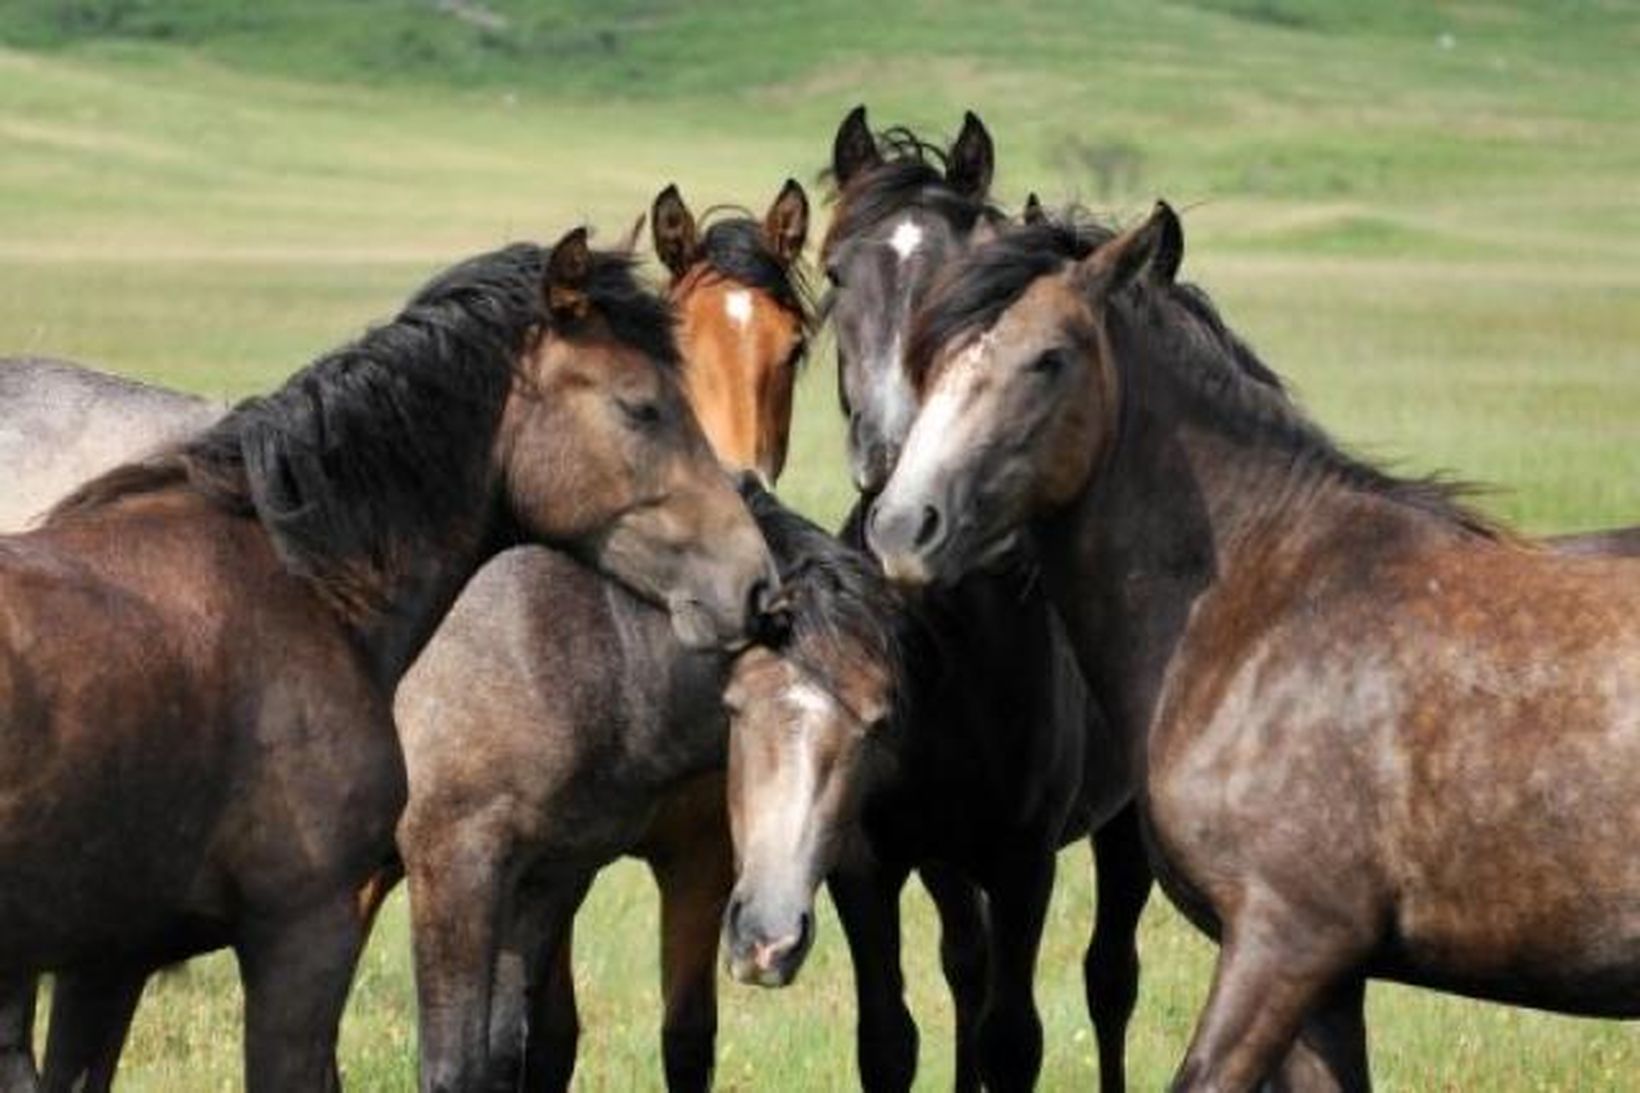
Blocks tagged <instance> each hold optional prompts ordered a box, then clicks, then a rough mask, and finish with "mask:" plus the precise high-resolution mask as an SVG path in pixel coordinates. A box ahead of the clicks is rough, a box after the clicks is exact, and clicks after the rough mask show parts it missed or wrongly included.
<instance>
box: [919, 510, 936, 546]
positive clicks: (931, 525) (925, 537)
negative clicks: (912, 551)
mask: <svg viewBox="0 0 1640 1093" xmlns="http://www.w3.org/2000/svg"><path fill="white" fill-rule="evenodd" d="M939 531H940V511H939V509H936V508H935V507H934V506H933V505H924V506H923V514H922V523H921V524H919V525H917V539H916V545H917V547H918V549H921V548H923V547H926V546H927V545H928V544H929V543H931V542H933V541H934V539H935V538H936V537H938V535H939Z"/></svg>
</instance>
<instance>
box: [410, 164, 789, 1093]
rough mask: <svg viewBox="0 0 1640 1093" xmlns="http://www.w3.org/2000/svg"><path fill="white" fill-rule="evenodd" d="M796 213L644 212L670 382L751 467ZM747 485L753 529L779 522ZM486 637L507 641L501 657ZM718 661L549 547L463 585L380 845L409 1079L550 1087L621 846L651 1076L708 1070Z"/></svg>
mask: <svg viewBox="0 0 1640 1093" xmlns="http://www.w3.org/2000/svg"><path fill="white" fill-rule="evenodd" d="M807 208H808V202H807V198H806V197H805V196H804V194H803V191H802V189H801V187H799V186H798V185H797V184H796V183H795V182H791V181H788V182H787V183H786V185H785V186H784V187H783V188H782V190H781V192H780V194H779V195H778V196H777V197H776V198H775V201H774V203H773V204H772V205H771V207H770V209H769V212H768V214H767V215H766V216H765V217H764V219H763V220H762V221H761V222H759V221H757V220H754V219H752V218H750V217H748V216H722V215H719V216H716V217H715V218H713V219H711V220H710V222H709V223H708V224H707V225H706V226H705V227H704V229H702V228H701V227H700V225H699V224H698V223H697V221H696V220H695V218H694V216H693V214H692V213H690V212H689V210H688V207H687V205H685V204H684V202H683V200H682V198H681V196H680V195H679V193H678V191H677V188H676V187H675V186H669V187H667V188H666V189H665V190H663V191H662V192H661V194H660V195H659V196H658V197H657V198H656V200H655V203H654V207H653V209H652V213H651V227H652V230H653V233H654V241H655V247H656V251H657V253H658V254H659V255H660V256H661V258H662V260H663V262H664V263H665V264H666V265H667V267H668V268H669V269H671V270H672V286H671V289H670V296H671V300H672V306H673V310H674V312H675V314H676V315H677V318H678V329H679V337H680V347H681V349H682V351H683V375H684V386H685V391H686V394H687V396H688V397H689V400H690V402H691V403H692V405H694V406H695V407H696V408H697V409H698V411H699V416H700V419H701V421H702V423H703V427H704V429H705V431H706V435H707V439H708V441H709V443H711V445H712V446H713V448H714V450H715V451H716V453H717V454H718V456H719V457H720V459H721V460H722V461H723V462H724V463H725V464H727V465H728V466H730V467H731V468H734V469H737V470H741V471H745V472H747V473H750V474H752V475H754V476H755V477H756V478H757V479H758V480H759V481H761V480H763V479H764V478H765V477H773V476H777V475H778V474H779V473H780V470H781V468H782V466H783V464H784V453H785V450H786V436H787V434H788V432H789V430H790V425H791V387H792V383H793V381H794V379H795V374H796V369H797V367H798V365H799V364H800V363H801V360H802V356H803V351H804V347H805V345H806V339H807V331H808V327H809V324H810V321H811V320H810V317H811V315H812V308H811V307H810V306H809V304H808V302H807V301H808V293H807V288H806V284H805V281H804V278H803V275H802V270H801V266H800V265H799V264H798V259H799V256H800V254H801V252H802V249H803V242H804V238H805V236H806V233H807ZM746 488H747V489H748V490H750V491H751V493H752V496H753V497H754V498H756V499H757V503H756V504H754V506H753V509H754V512H756V513H758V518H759V523H760V527H761V528H762V530H763V532H764V533H765V535H766V537H767V536H770V535H771V531H772V528H771V526H770V525H771V523H773V524H778V525H782V526H783V525H785V524H789V523H790V521H792V520H795V519H796V518H795V517H791V516H789V515H788V514H784V512H783V510H781V509H779V506H778V505H777V504H776V503H775V502H774V501H773V500H772V499H770V498H766V497H763V496H762V494H761V491H757V490H753V489H752V488H751V487H750V486H748V487H746ZM771 541H772V539H771ZM777 560H779V561H781V563H782V564H785V565H791V564H795V562H796V559H792V558H781V557H780V556H779V555H778V553H777ZM497 649H506V650H508V655H507V656H505V657H504V658H503V659H502V660H501V661H500V662H499V663H497V661H496V656H495V653H496V650H497ZM480 665H482V666H483V670H484V672H485V673H486V678H487V679H488V680H489V681H490V684H491V685H490V686H489V687H488V688H487V689H485V690H484V691H482V692H475V691H474V690H473V689H472V688H471V687H470V686H468V685H466V684H465V683H464V682H463V681H465V680H467V679H470V678H471V677H472V674H473V673H474V672H476V671H478V670H479V666H480ZM728 670H729V660H728V658H726V657H724V656H721V655H708V654H701V653H696V652H691V651H690V650H688V649H686V648H684V647H682V646H681V645H680V644H679V643H678V642H677V641H676V640H675V638H673V637H672V636H671V635H670V634H669V632H668V631H667V629H666V626H665V618H664V616H663V615H661V614H660V613H658V612H656V611H654V610H653V609H652V608H650V607H648V606H647V605H645V604H643V603H641V602H640V601H638V600H636V599H635V598H634V597H632V596H630V595H629V594H626V593H624V592H622V591H621V590H619V589H618V588H615V587H613V586H611V585H610V584H609V582H608V581H606V580H604V579H602V578H601V577H599V576H598V575H597V574H595V573H593V572H591V571H590V570H588V569H586V568H585V567H583V566H580V565H577V564H576V563H575V562H574V561H573V560H572V559H569V558H566V557H564V556H562V555H559V554H556V553H554V552H551V551H546V550H541V549H526V550H518V551H514V552H511V553H509V554H507V555H505V556H503V557H502V558H501V559H498V560H497V561H496V562H495V563H494V564H493V565H492V566H490V567H488V568H486V569H485V570H484V571H482V572H481V573H480V575H479V576H478V577H477V578H475V580H474V581H473V583H472V584H471V585H469V587H468V589H467V590H466V591H465V592H464V593H463V594H462V597H461V599H460V600H459V601H458V602H457V604H456V607H455V608H454V609H453V611H452V613H451V616H450V618H449V620H448V622H447V623H446V625H445V626H444V627H443V628H442V629H441V630H440V631H439V633H438V635H437V636H436V637H435V638H434V639H433V641H432V643H431V644H430V645H429V647H428V649H427V651H426V653H424V654H423V656H422V658H421V660H420V661H419V662H418V663H417V664H416V666H415V668H414V669H413V670H412V671H411V673H410V674H409V676H408V677H407V678H406V680H405V684H404V686H403V688H402V689H401V691H400V697H399V702H398V707H397V712H398V719H399V724H400V728H401V733H402V735H403V739H404V747H405V752H406V757H407V762H408V765H409V769H410V781H411V791H410V803H409V806H408V808H407V810H406V813H405V817H404V821H403V823H402V825H401V829H400V833H399V845H400V851H401V855H402V857H403V860H404V865H405V868H406V869H407V870H408V873H409V876H410V881H411V900H412V906H413V912H414V916H415V937H416V939H417V951H418V976H417V978H418V989H419V991H420V992H421V996H422V1012H423V1014H424V1015H433V1016H430V1017H427V1018H426V1019H425V1021H424V1027H423V1047H422V1050H423V1059H424V1071H425V1073H424V1081H426V1082H427V1083H428V1084H429V1085H430V1087H432V1088H466V1087H468V1086H469V1085H470V1084H472V1083H476V1082H478V1081H480V1080H481V1079H480V1077H478V1076H481V1075H482V1076H484V1077H483V1079H482V1080H490V1081H498V1082H501V1083H503V1084H505V1083H506V1082H509V1081H516V1080H517V1076H518V1075H519V1073H522V1074H523V1075H524V1078H525V1084H526V1085H527V1086H528V1087H529V1088H531V1089H541V1088H552V1089H558V1088H564V1087H565V1086H567V1085H568V1083H569V1079H570V1077H571V1074H572V1072H573V1068H574V1064H575V1048H576V1041H577V1039H578V1036H579V1021H578V1018H577V1012H576V1003H575V994H574V983H573V979H572V977H571V968H570V957H571V924H572V921H573V917H574V914H575V911H576V908H577V907H578V906H579V904H580V902H581V900H582V898H583V897H584V895H585V893H586V891H587V889H588V887H589V886H590V884H591V882H592V880H593V878H594V877H595V875H596V874H597V872H598V871H599V870H600V869H602V868H603V867H604V866H605V865H607V864H609V863H610V862H612V861H614V860H615V859H616V858H618V857H620V856H621V855H623V854H629V853H630V854H635V855H636V856H638V857H640V858H642V859H643V860H644V861H645V862H646V863H647V864H648V865H649V867H650V869H651V871H652V873H653V875H654V877H655V880H656V882H657V885H658V886H659V889H660V893H661V927H662V935H663V936H662V946H661V952H662V995H663V1000H664V1004H665V1018H664V1022H663V1026H662V1055H663V1061H664V1065H665V1072H666V1079H667V1084H668V1086H669V1087H670V1088H673V1089H704V1088H707V1087H708V1086H709V1085H710V1081H711V1074H712V1063H713V1056H714V1047H713V1045H714V1039H715V1035H716V1027H717V1009H716V980H715V971H716V963H717V938H718V930H719V923H720V921H721V918H722V913H723V907H724V904H725V902H726V901H727V899H728V894H729V889H730V887H731V885H732V883H733V872H732V868H733V866H732V857H731V850H730V846H729V835H728V821H727V818H726V815H725V806H724V790H723V775H722V770H723V766H724V754H725V747H726V744H725V737H726V733H727V727H726V725H725V722H724V719H723V714H722V710H721V706H720V703H719V693H720V692H721V690H722V688H723V685H724V680H725V677H726V673H727V672H728ZM498 757H504V758H498ZM391 879H392V878H389V885H384V886H382V888H381V889H380V890H381V892H382V893H383V894H385V891H386V888H387V887H388V886H390V881H391ZM475 908H489V909H491V915H490V916H489V917H486V916H484V915H480V916H479V917H480V919H481V920H483V921H490V920H491V919H493V922H494V928H493V929H490V930H475V929H473V928H472V926H471V925H470V922H471V920H472V919H473V918H474V915H475ZM458 942H459V947H458V946H457V943H458ZM498 954H500V961H501V964H500V968H499V969H498V968H497V958H498ZM455 999H459V1001H455ZM526 1005H527V1014H528V1016H527V1019H526V1017H525V1014H526V1010H525V1008H524V1007H525V1006H526ZM486 1013H488V1014H489V1017H488V1018H486V1017H485V1016H484V1015H485V1014H486ZM441 1014H443V1015H448V1017H447V1019H445V1018H441V1017H439V1016H437V1015H441ZM526 1029H527V1038H525V1037H524V1036H523V1033H524V1031H525V1030H526Z"/></svg>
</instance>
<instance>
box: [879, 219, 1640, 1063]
mask: <svg viewBox="0 0 1640 1093" xmlns="http://www.w3.org/2000/svg"><path fill="white" fill-rule="evenodd" d="M1182 241H1183V236H1182V232H1181V231H1180V229H1179V224H1178V221H1177V219H1176V218H1175V217H1174V216H1173V214H1172V212H1171V210H1169V209H1167V208H1166V206H1160V207H1158V209H1157V211H1156V213H1155V214H1154V215H1153V216H1152V217H1151V218H1150V219H1149V220H1148V221H1146V222H1145V223H1144V224H1143V225H1141V226H1140V227H1139V228H1137V229H1135V230H1133V231H1130V232H1128V233H1125V234H1123V235H1121V236H1119V237H1117V238H1115V239H1113V240H1111V241H1110V242H1108V243H1107V244H1105V245H1104V246H1102V247H1100V248H1099V249H1098V250H1097V251H1095V252H1094V253H1093V255H1091V256H1090V257H1089V258H1087V259H1084V260H1082V261H1066V260H1064V259H1063V258H1061V257H1059V256H1057V255H1053V254H1049V255H1043V254H1042V252H1041V250H1040V248H1039V247H1038V246H1037V245H1036V243H1037V239H1036V238H1035V237H1033V236H1032V235H1031V234H1029V233H1028V232H1026V231H1024V230H1022V231H1020V232H1018V233H1009V234H1008V235H1006V236H1004V237H1003V238H1002V239H1000V240H998V241H996V242H994V243H993V244H991V245H989V246H987V247H984V248H981V249H979V250H977V251H976V252H974V253H973V254H972V255H971V256H970V257H969V258H968V259H966V260H964V261H962V262H961V263H960V264H959V266H958V267H957V268H956V269H955V270H954V272H953V274H952V276H951V277H950V278H949V280H947V281H945V282H944V284H943V286H942V288H941V289H940V290H939V291H938V292H937V293H936V294H934V295H933V296H932V297H931V298H930V299H929V300H928V301H927V303H926V306H925V307H924V309H923V310H922V312H921V313H920V315H919V318H918V320H917V333H916V335H915V337H914V338H913V342H912V346H911V351H910V353H909V354H908V365H909V367H910V368H911V372H912V375H913V376H914V377H917V378H918V379H919V381H920V383H921V384H922V385H923V386H924V387H925V388H926V397H925V401H924V406H923V410H922V412H921V414H920V415H919V417H918V419H917V422H916V424H915V425H914V427H913V429H912V432H911V434H910V436H909V438H908V440H907V443H906V446H905V450H904V453H903V455H902V458H901V460H900V463H899V465H898V467H897V468H896V470H895V473H894V475H893V477H892V478H891V479H890V482H889V484H888V486H887V487H886V489H885V490H884V492H883V495H882V497H881V499H880V501H879V504H878V507H877V509H876V510H875V512H874V515H873V518H872V522H871V527H870V530H869V536H870V539H871V541H872V543H873V545H874V547H875V548H876V549H877V551H878V554H879V555H880V557H881V558H882V559H883V563H884V566H885V569H886V570H887V571H888V572H889V573H890V574H892V575H894V576H896V577H898V578H899V579H901V580H904V581H906V582H908V583H915V584H920V583H924V582H927V581H930V580H948V579H951V578H953V577H955V576H956V575H958V574H960V573H963V572H965V571H967V570H968V569H969V568H970V567H972V566H975V565H982V564H984V560H985V559H986V558H988V557H991V556H994V555H995V554H996V553H997V552H998V551H999V550H1001V549H1003V548H1004V546H1005V544H1007V543H1008V542H1009V541H1010V540H1013V539H1015V538H1016V537H1018V536H1019V535H1021V534H1023V533H1026V532H1028V533H1029V534H1030V535H1031V536H1032V537H1033V538H1034V539H1035V541H1036V543H1037V546H1038V550H1039V553H1040V556H1041V558H1042V560H1043V568H1044V574H1045V576H1046V578H1047V580H1048V583H1049V585H1050V587H1051V588H1052V590H1053V594H1054V598H1055V600H1056V602H1057V603H1058V605H1059V607H1060V610H1061V613H1062V614H1063V616H1064V617H1065V619H1066V622H1067V625H1068V626H1069V628H1070V630H1071V634H1072V638H1073V641H1074V643H1075V647H1076V650H1077V654H1078V658H1079V660H1080V662H1081V664H1082V666H1083V669H1084V671H1085V672H1086V673H1087V674H1088V677H1089V678H1090V679H1091V680H1093V681H1095V684H1096V686H1097V687H1098V688H1099V691H1100V693H1101V695H1103V696H1104V697H1105V698H1106V700H1107V703H1108V710H1109V712H1110V714H1111V717H1112V722H1113V727H1114V728H1115V730H1116V732H1117V733H1118V734H1119V735H1120V736H1121V737H1122V738H1123V739H1124V740H1125V741H1126V743H1127V746H1128V748H1129V750H1130V754H1131V755H1132V757H1133V761H1134V762H1135V763H1138V764H1142V769H1143V770H1144V781H1143V785H1144V793H1143V796H1142V801H1143V811H1144V819H1145V823H1146V827H1147V829H1148V832H1149V836H1150V845H1151V847H1152V849H1153V861H1154V862H1155V864H1156V865H1157V867H1158V875H1159V876H1160V878H1161V880H1162V882H1163V885H1164V887H1165V888H1166V889H1167V891H1168V892H1169V894H1170V896H1171V897H1172V898H1173V899H1174V901H1175V902H1176V903H1177V904H1178V905H1179V906H1180V907H1181V909H1182V910H1184V912H1185V913H1186V914H1187V915H1188V916H1189V917H1190V918H1191V919H1192V920H1193V921H1194V922H1195V923H1196V924H1197V925H1198V926H1200V927H1201V928H1202V929H1204V930H1206V931H1207V932H1209V933H1211V934H1212V935H1214V936H1216V937H1218V938H1219V939H1220V942H1221V949H1220V953H1219V959H1218V965H1217V969H1216V972H1215V978H1214V984H1213V989H1212V992H1211V994H1210V995H1209V998H1208V1001H1207V1005H1206V1009H1205V1010H1204V1012H1203V1014H1202V1016H1201V1019H1200V1021H1199V1023H1198V1025H1197V1028H1196V1032H1195V1035H1194V1036H1193V1038H1192V1041H1191V1045H1190V1048H1189V1051H1188V1054H1187V1055H1186V1058H1185V1060H1184V1062H1183V1064H1182V1066H1181V1067H1180V1070H1179V1072H1178V1075H1177V1077H1176V1078H1175V1088H1178V1089H1191V1090H1194V1089H1213V1090H1244V1089H1253V1088H1256V1087H1257V1086H1258V1085H1259V1084H1260V1083H1261V1082H1263V1081H1265V1080H1266V1079H1267V1078H1268V1077H1269V1076H1270V1075H1271V1074H1272V1073H1273V1072H1274V1070H1275V1069H1276V1067H1277V1066H1278V1065H1279V1063H1280V1061H1281V1059H1282V1057H1283V1054H1284V1053H1285V1052H1286V1051H1287V1050H1288V1049H1289V1047H1290V1046H1291V1045H1293V1044H1294V1043H1295V1037H1303V1038H1305V1039H1309V1040H1313V1041H1315V1042H1317V1043H1319V1044H1324V1045H1326V1046H1327V1051H1325V1052H1324V1053H1323V1054H1324V1056H1325V1058H1326V1059H1328V1060H1329V1061H1330V1062H1331V1063H1332V1064H1333V1065H1334V1066H1335V1067H1341V1069H1340V1070H1335V1077H1337V1079H1338V1082H1339V1084H1341V1085H1346V1086H1356V1085H1364V1084H1365V1082H1366V1058H1365V1043H1364V1037H1363V1036H1362V1030H1361V1027H1360V1006H1361V996H1362V990H1363V985H1364V983H1365V980H1366V979H1367V978H1369V977H1378V978H1387V979H1394V980H1398V981H1401V982H1406V983H1411V984H1415V985H1421V986H1427V987H1433V988H1436V989H1440V990H1447V991H1454V992H1458V993H1462V994H1467V995H1470V996H1473V997H1477V998H1485V999H1493V1000H1497V1001H1504V1002H1511V1003H1515V1004H1521V1005H1530V1006H1536V1007H1539V1008H1545V1009H1553V1010H1558V1011H1562V1012H1567V1013H1575V1014H1582V1015H1591V1016H1607V1017H1636V1016H1640V917H1637V915H1636V908H1640V862H1637V860H1636V859H1635V856H1634V855H1633V853H1632V852H1631V851H1630V849H1629V847H1630V845H1631V844H1632V842H1633V840H1634V838H1635V837H1636V836H1640V813H1637V812H1636V810H1635V808H1634V801H1635V800H1636V796H1637V793H1640V721H1637V717H1640V714H1637V713H1636V712H1635V711H1636V704H1635V702H1634V701H1633V697H1634V696H1635V695H1636V694H1640V669H1637V668H1636V665H1640V621H1637V620H1640V591H1637V590H1636V577H1637V576H1640V563H1636V562H1635V561H1632V560H1628V559H1613V558H1607V557H1571V556H1567V554H1566V553H1564V552H1551V551H1546V550H1543V549H1541V548H1539V547H1537V546H1536V545H1535V544H1532V543H1529V542H1527V541H1525V540H1522V539H1520V538H1518V537H1516V536H1513V535H1511V534H1510V533H1508V532H1507V531H1505V530H1502V529H1500V528H1499V527H1498V526H1497V525H1495V524H1493V523H1492V522H1491V521H1489V520H1487V519H1485V518H1484V517H1481V516H1479V515H1478V514H1476V513H1475V512H1474V511H1473V510H1471V509H1469V508H1466V507H1465V506H1463V505H1462V504H1460V503H1459V501H1458V500H1456V499H1455V498H1454V496H1453V492H1452V490H1451V488H1450V487H1448V486H1445V485H1442V484H1441V483H1438V482H1432V481H1428V480H1407V479H1402V478H1397V477H1395V476H1392V475H1389V474H1387V473H1385V472H1383V471H1381V470H1379V469H1377V468H1375V467H1372V466H1371V465H1369V464H1366V463H1364V462H1362V461H1360V460H1359V459H1356V458H1354V457H1352V456H1350V455H1348V454H1346V453H1344V452H1343V451H1342V450H1340V449H1339V448H1338V447H1337V446H1336V445H1335V444H1334V443H1333V442H1332V441H1331V440H1330V438H1328V437H1327V436H1326V434H1325V433H1323V432H1322V431H1321V430H1320V429H1319V428H1318V427H1317V426H1316V425H1315V424H1313V423H1312V422H1311V421H1309V420H1308V419H1306V418H1305V417H1304V416H1303V415H1302V413H1301V412H1300V411H1299V410H1298V409H1297V408H1296V407H1295V406H1294V405H1293V404H1292V403H1291V402H1290V401H1289V400H1287V399H1285V398H1281V397H1279V395H1278V394H1277V393H1276V392H1274V391H1273V390H1272V389H1271V388H1270V387H1269V386H1268V385H1267V384H1262V383H1259V382H1257V381H1256V380H1254V379H1251V378H1250V377H1249V376H1248V375H1247V373H1246V371H1245V369H1243V368H1241V367H1238V366H1237V365H1236V363H1235V360H1234V358H1235V357H1236V356H1237V355H1238V354H1242V353H1249V352H1250V350H1247V349H1246V347H1245V345H1244V344H1243V343H1241V342H1240V341H1239V340H1238V339H1236V338H1235V336H1234V335H1233V334H1231V333H1230V332H1229V331H1228V329H1227V328H1225V327H1224V325H1223V323H1222V321H1221V320H1220V319H1219V318H1218V316H1217V314H1216V313H1215V312H1214V311H1213V310H1212V308H1211V306H1210V305H1209V304H1208V303H1207V302H1206V298H1205V296H1203V295H1202V294H1201V293H1200V292H1199V290H1185V286H1179V285H1176V284H1175V283H1174V281H1173V277H1172V274H1173V271H1174V270H1176V269H1177V266H1178V257H1179V255H1180V253H1181V252H1182Z"/></svg>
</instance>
